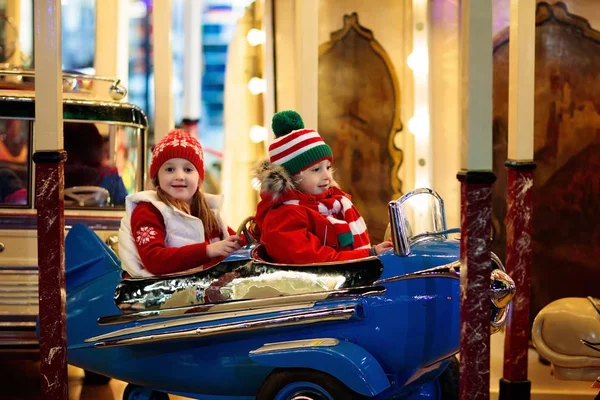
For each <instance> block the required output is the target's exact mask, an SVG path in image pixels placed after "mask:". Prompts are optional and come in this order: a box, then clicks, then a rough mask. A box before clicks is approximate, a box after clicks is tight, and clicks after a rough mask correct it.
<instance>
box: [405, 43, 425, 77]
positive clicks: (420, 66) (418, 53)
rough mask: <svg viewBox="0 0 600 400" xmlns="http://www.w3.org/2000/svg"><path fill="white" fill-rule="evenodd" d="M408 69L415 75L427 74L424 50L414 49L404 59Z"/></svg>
mask: <svg viewBox="0 0 600 400" xmlns="http://www.w3.org/2000/svg"><path fill="white" fill-rule="evenodd" d="M406 63H407V64H408V67H409V68H410V69H412V70H413V72H414V73H415V74H417V75H426V74H427V73H428V72H429V57H428V54H427V49H426V48H417V49H415V50H414V51H413V52H412V53H410V55H409V56H408V58H407V59H406Z"/></svg>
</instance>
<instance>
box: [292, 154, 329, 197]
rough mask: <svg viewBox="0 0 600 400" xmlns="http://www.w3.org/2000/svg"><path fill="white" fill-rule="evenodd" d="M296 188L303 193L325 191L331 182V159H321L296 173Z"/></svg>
mask: <svg viewBox="0 0 600 400" xmlns="http://www.w3.org/2000/svg"><path fill="white" fill-rule="evenodd" d="M296 180H297V182H298V189H300V190H301V191H303V192H305V193H310V194H315V195H317V194H321V193H323V192H326V191H327V190H328V189H329V188H330V187H331V184H332V182H333V177H332V175H331V161H329V160H323V161H320V162H318V163H316V164H313V165H311V166H310V167H309V168H307V169H305V170H304V171H302V172H300V173H299V174H296Z"/></svg>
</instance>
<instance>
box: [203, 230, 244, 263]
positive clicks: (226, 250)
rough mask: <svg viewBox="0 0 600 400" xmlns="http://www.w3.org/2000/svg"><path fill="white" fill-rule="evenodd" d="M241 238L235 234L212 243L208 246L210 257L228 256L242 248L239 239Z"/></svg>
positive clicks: (207, 251)
mask: <svg viewBox="0 0 600 400" xmlns="http://www.w3.org/2000/svg"><path fill="white" fill-rule="evenodd" d="M241 239H242V238H241V237H239V236H238V235H233V236H229V237H228V238H226V239H223V240H221V241H219V242H215V243H211V244H209V245H208V246H206V255H207V256H208V257H210V258H214V257H227V256H228V255H230V254H231V253H233V252H234V251H236V250H237V249H239V248H240V245H239V243H238V240H241Z"/></svg>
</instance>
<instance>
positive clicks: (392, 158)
mask: <svg viewBox="0 0 600 400" xmlns="http://www.w3.org/2000/svg"><path fill="white" fill-rule="evenodd" d="M319 54H320V55H319V121H318V123H319V133H320V134H321V136H322V137H323V139H324V140H325V142H327V143H328V144H329V145H330V146H331V148H332V150H333V156H334V169H336V170H337V173H335V177H336V179H337V180H338V182H339V184H340V186H341V188H342V189H343V190H344V191H346V192H348V193H350V194H351V195H352V200H353V202H354V204H355V205H356V207H357V208H358V210H359V211H360V213H361V214H362V216H363V218H364V219H365V221H366V223H367V226H368V228H369V233H370V237H371V241H372V242H373V243H378V242H379V241H381V240H382V239H383V236H384V232H385V229H386V226H387V224H388V214H387V203H388V202H389V201H390V200H392V199H394V198H397V197H399V196H400V194H401V190H402V182H401V181H400V179H399V178H398V169H399V168H400V164H401V163H402V151H401V150H399V149H397V148H396V147H395V146H394V140H393V139H394V135H395V134H396V133H397V132H398V131H399V130H401V129H402V123H401V122H400V90H399V87H398V79H397V76H396V72H395V71H394V68H393V66H392V63H391V61H390V59H389V57H388V56H387V53H386V52H385V50H384V49H383V48H382V47H381V45H380V44H379V43H378V42H377V41H376V40H375V39H374V38H373V33H372V32H371V31H370V30H368V29H366V28H364V27H362V26H361V25H359V23H358V16H357V14H356V13H353V14H352V15H345V16H344V26H343V28H342V29H340V30H338V31H335V32H333V33H331V40H330V41H329V42H327V43H325V44H323V45H321V47H320V49H319Z"/></svg>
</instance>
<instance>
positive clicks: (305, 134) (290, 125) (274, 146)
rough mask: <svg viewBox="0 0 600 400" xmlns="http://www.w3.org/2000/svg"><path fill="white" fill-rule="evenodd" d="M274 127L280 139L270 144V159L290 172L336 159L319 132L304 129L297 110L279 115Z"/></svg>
mask: <svg viewBox="0 0 600 400" xmlns="http://www.w3.org/2000/svg"><path fill="white" fill-rule="evenodd" d="M271 128H272V129H273V133H274V134H275V137H276V139H275V140H274V141H273V143H271V145H270V146H269V160H270V161H271V162H272V163H273V164H276V165H281V166H282V167H283V168H285V169H286V170H287V171H288V173H289V174H290V175H295V174H297V173H298V172H300V171H303V170H305V169H307V168H308V167H310V166H311V165H313V164H315V163H317V162H319V161H322V160H330V161H333V153H332V151H331V147H329V145H327V144H326V143H325V142H324V141H323V139H322V138H321V135H319V133H318V132H317V131H315V130H312V129H305V128H304V121H302V117H300V115H299V114H298V113H297V112H296V111H292V110H287V111H281V112H278V113H277V114H275V115H274V116H273V122H272V124H271Z"/></svg>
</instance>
